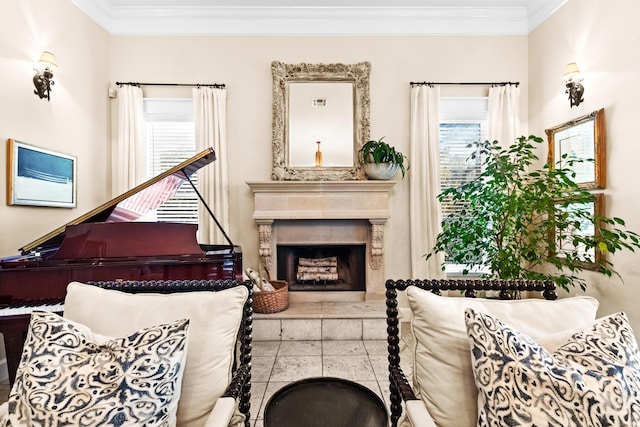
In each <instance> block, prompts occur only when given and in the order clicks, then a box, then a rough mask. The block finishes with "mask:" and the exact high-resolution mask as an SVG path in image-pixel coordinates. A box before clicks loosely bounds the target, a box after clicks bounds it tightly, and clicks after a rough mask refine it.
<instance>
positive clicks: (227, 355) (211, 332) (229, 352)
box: [64, 282, 249, 427]
mask: <svg viewBox="0 0 640 427" xmlns="http://www.w3.org/2000/svg"><path fill="white" fill-rule="evenodd" d="M248 294H249V292H248V290H247V288H246V287H245V286H238V287H235V288H232V289H227V290H224V291H219V292H207V291H197V292H179V293H172V294H155V293H139V294H128V293H124V292H119V291H114V290H106V289H101V288H98V287H96V286H89V285H85V284H82V283H77V282H73V283H70V284H69V286H68V287H67V296H66V299H65V306H64V316H65V317H67V318H69V319H71V320H74V321H77V322H80V323H83V324H86V325H88V326H89V327H90V328H91V329H92V330H94V331H96V332H98V333H101V334H104V335H110V336H122V335H126V334H128V333H130V332H131V331H133V330H136V329H140V328H142V327H146V326H148V325H152V324H156V323H160V322H166V321H170V320H174V319H182V318H187V319H189V321H190V324H189V351H188V353H187V363H186V367H185V372H184V379H183V381H182V396H181V398H180V402H179V405H178V425H179V426H183V427H184V426H189V427H192V426H193V427H202V426H203V425H204V424H205V422H206V420H207V417H208V416H209V413H210V412H211V410H212V409H213V406H214V405H215V403H216V400H217V399H218V398H219V397H220V396H221V395H222V393H224V391H225V389H226V387H227V385H228V384H229V383H230V381H231V370H232V365H233V361H234V348H235V344H236V336H237V333H238V331H239V329H240V324H241V321H242V313H243V310H244V303H245V301H246V299H247V297H248Z"/></svg>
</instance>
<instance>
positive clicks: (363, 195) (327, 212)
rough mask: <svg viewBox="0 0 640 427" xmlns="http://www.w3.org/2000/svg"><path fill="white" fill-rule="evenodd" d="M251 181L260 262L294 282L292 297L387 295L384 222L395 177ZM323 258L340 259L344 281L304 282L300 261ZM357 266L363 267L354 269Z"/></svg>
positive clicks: (273, 273)
mask: <svg viewBox="0 0 640 427" xmlns="http://www.w3.org/2000/svg"><path fill="white" fill-rule="evenodd" d="M247 185H249V187H251V190H252V191H253V193H254V212H253V219H254V220H255V222H256V224H257V226H258V243H259V249H258V255H259V257H260V261H262V262H263V263H264V265H265V266H266V268H267V270H268V271H269V273H270V275H271V277H277V278H278V279H279V280H286V281H287V282H288V283H289V289H290V290H291V291H293V292H291V293H290V296H294V295H295V296H298V297H300V298H302V299H304V300H309V299H308V298H312V299H313V300H314V301H316V300H320V301H347V300H349V301H355V300H365V301H366V300H370V299H384V294H385V288H384V282H385V280H386V277H385V275H384V226H385V223H386V222H387V219H388V218H389V192H390V191H391V189H392V187H393V185H395V181H267V182H248V183H247ZM321 257H336V259H337V260H338V264H337V265H336V268H337V269H338V270H339V274H338V280H337V281H335V283H317V282H316V283H304V282H303V283H299V282H298V280H297V276H296V272H297V265H298V260H299V259H300V258H321ZM347 265H348V266H349V268H348V269H347V268H346V266H347ZM354 265H358V267H354V268H353V269H352V266H354ZM318 285H321V286H322V288H319V287H317V286H318ZM332 286H333V287H334V288H336V289H331V287H332ZM337 288H340V289H337ZM334 290H335V291H336V292H333V291H334ZM302 291H308V292H302ZM314 291H316V292H314ZM319 291H321V292H319ZM304 295H306V296H304ZM311 295H313V297H311Z"/></svg>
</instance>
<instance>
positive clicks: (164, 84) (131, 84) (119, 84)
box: [116, 82, 225, 88]
mask: <svg viewBox="0 0 640 427" xmlns="http://www.w3.org/2000/svg"><path fill="white" fill-rule="evenodd" d="M116 84H117V85H118V86H124V85H129V86H190V87H200V86H204V87H217V88H224V87H225V86H224V83H137V82H116Z"/></svg>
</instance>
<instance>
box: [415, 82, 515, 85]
mask: <svg viewBox="0 0 640 427" xmlns="http://www.w3.org/2000/svg"><path fill="white" fill-rule="evenodd" d="M409 84H410V85H411V86H422V85H426V86H436V85H438V86H444V85H456V86H507V85H516V86H518V85H519V84H520V82H488V83H469V82H467V83H436V82H411V83H409Z"/></svg>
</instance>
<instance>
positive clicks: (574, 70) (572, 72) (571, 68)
mask: <svg viewBox="0 0 640 427" xmlns="http://www.w3.org/2000/svg"><path fill="white" fill-rule="evenodd" d="M578 74H580V69H579V68H578V64H576V63H575V62H571V63H569V64H567V66H566V67H565V69H564V74H563V76H564V78H565V79H570V78H572V77H574V76H576V75H578Z"/></svg>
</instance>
